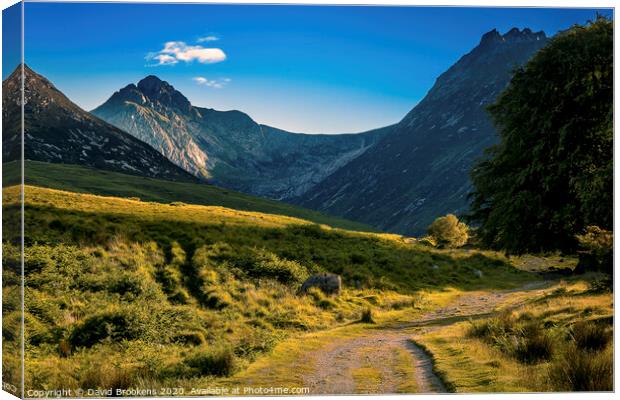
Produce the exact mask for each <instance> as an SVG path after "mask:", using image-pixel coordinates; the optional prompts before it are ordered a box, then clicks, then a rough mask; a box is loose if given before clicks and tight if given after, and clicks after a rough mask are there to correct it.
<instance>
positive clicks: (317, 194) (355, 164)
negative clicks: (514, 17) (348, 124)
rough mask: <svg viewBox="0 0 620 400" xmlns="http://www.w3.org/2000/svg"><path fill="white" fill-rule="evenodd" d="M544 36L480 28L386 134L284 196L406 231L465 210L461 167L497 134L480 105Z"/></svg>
mask: <svg viewBox="0 0 620 400" xmlns="http://www.w3.org/2000/svg"><path fill="white" fill-rule="evenodd" d="M546 40H547V38H546V35H545V34H544V32H536V33H535V32H532V31H531V30H530V29H528V28H526V29H524V30H518V29H516V28H514V29H511V30H510V31H508V32H507V33H506V34H504V35H501V34H499V32H498V31H497V30H495V29H494V30H491V31H489V32H487V33H485V34H484V35H483V36H482V37H481V40H480V42H479V44H478V45H477V46H476V47H474V48H473V49H472V50H471V51H470V52H468V53H467V54H465V55H464V56H462V57H461V58H460V59H459V60H458V61H457V62H456V63H455V64H453V65H452V66H451V67H450V68H448V69H447V70H446V71H445V72H444V73H442V74H441V75H440V76H439V77H438V78H437V80H436V81H435V83H434V85H433V86H432V87H431V88H430V90H429V91H428V93H427V94H426V96H425V97H424V98H423V99H422V101H420V102H419V103H418V104H417V105H416V106H415V107H414V108H413V109H412V110H411V111H410V112H409V113H407V115H405V117H404V118H403V119H402V120H401V121H400V122H399V123H398V124H397V125H396V126H395V127H394V128H393V129H392V130H391V132H390V134H388V135H385V136H384V137H382V139H381V140H380V141H379V142H378V143H376V144H375V145H374V146H373V147H372V148H370V149H369V150H368V151H367V152H365V153H364V154H363V155H361V156H360V157H359V158H356V159H354V160H352V161H351V162H350V163H349V164H347V165H346V166H344V167H343V168H340V169H339V170H337V171H335V172H334V173H332V174H331V175H330V176H328V177H327V178H326V179H325V180H323V181H322V182H321V183H319V184H318V185H316V186H314V187H313V188H312V189H311V190H310V191H308V192H306V193H305V194H304V195H303V196H299V197H297V198H294V199H292V200H291V201H292V202H293V203H295V204H299V205H302V206H304V207H309V208H313V209H316V210H319V211H323V212H326V213H329V214H333V215H338V216H341V217H344V218H349V219H353V220H356V221H360V222H364V223H367V224H369V225H372V226H375V227H377V228H380V229H384V230H387V231H391V232H396V233H402V234H409V235H419V234H422V233H424V232H425V230H426V228H427V226H428V225H429V224H430V223H431V222H432V220H433V219H434V218H436V217H439V216H441V215H445V214H446V213H455V214H463V213H466V211H467V209H468V200H467V195H468V194H469V192H470V190H471V182H470V180H469V171H470V169H471V167H472V165H473V163H474V160H476V159H478V158H479V157H481V156H482V155H483V152H484V149H486V148H488V147H489V146H491V145H493V144H495V143H496V142H497V140H498V138H497V134H496V132H495V128H494V127H493V126H492V124H491V121H490V120H489V118H488V116H487V114H486V110H485V108H486V106H487V105H488V104H490V103H492V102H493V101H494V100H495V98H496V97H497V96H498V95H499V94H500V93H501V91H502V90H503V89H504V88H505V87H506V85H507V84H508V82H509V81H510V78H511V77H512V72H513V70H514V68H516V67H519V66H521V65H523V64H524V63H525V62H526V61H527V60H528V59H529V58H530V57H531V56H532V55H533V54H534V53H535V52H536V51H538V50H539V49H540V48H542V47H543V45H544V44H545V43H546Z"/></svg>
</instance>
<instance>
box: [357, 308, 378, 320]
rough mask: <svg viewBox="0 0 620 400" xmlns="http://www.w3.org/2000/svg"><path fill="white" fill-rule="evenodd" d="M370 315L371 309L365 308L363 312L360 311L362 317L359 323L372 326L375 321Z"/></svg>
mask: <svg viewBox="0 0 620 400" xmlns="http://www.w3.org/2000/svg"><path fill="white" fill-rule="evenodd" d="M372 314H373V313H372V308H370V307H367V308H365V309H364V311H362V317H361V318H360V322H362V323H365V324H374V323H375V320H374V318H373V315H372Z"/></svg>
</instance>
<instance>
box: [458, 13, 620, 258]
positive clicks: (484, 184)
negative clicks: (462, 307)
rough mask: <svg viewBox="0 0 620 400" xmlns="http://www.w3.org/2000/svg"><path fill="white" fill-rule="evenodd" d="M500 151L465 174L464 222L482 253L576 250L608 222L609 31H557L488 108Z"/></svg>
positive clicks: (598, 24)
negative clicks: (581, 238) (469, 186)
mask: <svg viewBox="0 0 620 400" xmlns="http://www.w3.org/2000/svg"><path fill="white" fill-rule="evenodd" d="M489 113H490V115H491V117H492V119H493V121H494V123H495V125H496V127H497V128H498V132H499V135H500V143H499V144H498V145H496V146H493V147H491V148H490V149H489V150H488V151H487V157H485V159H484V160H482V161H481V162H479V163H478V164H477V165H475V166H474V168H473V169H472V180H473V183H474V188H475V189H474V192H473V193H472V195H471V198H472V204H471V210H472V212H471V214H470V220H472V221H476V222H478V223H480V228H479V229H478V231H477V235H478V236H479V237H480V239H481V240H482V242H483V243H484V244H486V245H488V246H490V247H493V248H498V249H505V250H507V251H509V252H513V253H522V252H526V251H533V252H537V251H546V250H554V249H560V250H574V249H575V248H576V245H577V243H576V240H575V235H576V234H579V233H582V232H583V231H584V229H585V227H586V226H589V225H597V226H599V227H601V228H603V229H612V224H613V203H612V201H613V199H612V196H613V24H612V22H611V21H610V20H608V19H605V18H602V17H599V18H597V20H596V21H594V22H590V23H589V24H587V25H586V26H579V25H576V26H574V27H572V28H571V29H569V30H567V31H564V32H562V33H559V34H558V35H556V36H555V37H554V38H553V39H551V40H550V41H549V44H548V45H547V46H545V47H544V48H543V49H541V50H540V51H539V52H538V53H536V54H535V55H534V56H533V57H532V59H531V60H530V61H529V62H528V63H527V64H526V65H525V66H524V67H522V68H520V69H518V70H516V71H515V74H514V76H513V78H512V80H511V82H510V84H509V86H508V88H507V89H506V90H505V91H504V92H503V93H502V94H501V95H500V96H499V98H498V99H497V101H496V102H495V103H494V104H492V105H491V106H490V107H489Z"/></svg>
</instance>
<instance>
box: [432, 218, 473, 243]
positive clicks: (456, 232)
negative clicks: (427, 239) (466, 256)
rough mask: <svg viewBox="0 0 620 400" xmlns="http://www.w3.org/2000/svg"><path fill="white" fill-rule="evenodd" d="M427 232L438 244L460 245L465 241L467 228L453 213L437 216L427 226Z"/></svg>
mask: <svg viewBox="0 0 620 400" xmlns="http://www.w3.org/2000/svg"><path fill="white" fill-rule="evenodd" d="M428 234H429V235H430V236H432V237H433V238H434V239H435V240H436V241H437V243H438V244H439V245H441V246H445V247H461V246H463V245H464V244H465V243H467V239H468V238H469V228H468V227H467V225H465V224H464V223H463V222H460V221H459V220H458V218H457V217H456V216H454V215H453V214H448V215H446V216H445V217H439V218H437V219H436V220H435V221H433V223H432V224H431V225H430V226H429V227H428Z"/></svg>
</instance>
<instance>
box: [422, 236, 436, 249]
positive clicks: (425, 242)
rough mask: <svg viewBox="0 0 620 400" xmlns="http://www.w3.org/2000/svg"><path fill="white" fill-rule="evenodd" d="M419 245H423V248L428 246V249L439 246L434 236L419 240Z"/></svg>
mask: <svg viewBox="0 0 620 400" xmlns="http://www.w3.org/2000/svg"><path fill="white" fill-rule="evenodd" d="M418 243H419V244H421V245H423V246H428V247H436V246H437V240H435V238H434V237H432V236H424V237H423V238H420V239H419V240H418Z"/></svg>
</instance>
